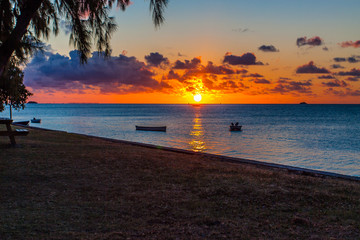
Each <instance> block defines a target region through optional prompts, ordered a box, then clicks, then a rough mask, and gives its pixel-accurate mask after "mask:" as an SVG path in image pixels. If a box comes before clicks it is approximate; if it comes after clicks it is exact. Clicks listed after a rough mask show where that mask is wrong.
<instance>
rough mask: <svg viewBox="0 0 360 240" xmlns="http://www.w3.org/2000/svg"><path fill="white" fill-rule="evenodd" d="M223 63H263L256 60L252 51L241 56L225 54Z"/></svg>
mask: <svg viewBox="0 0 360 240" xmlns="http://www.w3.org/2000/svg"><path fill="white" fill-rule="evenodd" d="M223 63H228V64H230V65H264V64H263V63H262V62H256V57H255V55H254V54H252V53H244V54H243V55H242V56H236V55H225V57H224V60H223Z"/></svg>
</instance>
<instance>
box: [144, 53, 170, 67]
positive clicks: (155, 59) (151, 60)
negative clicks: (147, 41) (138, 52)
mask: <svg viewBox="0 0 360 240" xmlns="http://www.w3.org/2000/svg"><path fill="white" fill-rule="evenodd" d="M145 60H146V62H147V64H148V65H150V66H155V67H159V66H160V65H168V64H169V59H167V58H166V57H164V56H163V55H162V54H160V53H158V52H155V53H150V54H149V55H147V56H145Z"/></svg>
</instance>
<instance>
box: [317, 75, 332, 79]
mask: <svg viewBox="0 0 360 240" xmlns="http://www.w3.org/2000/svg"><path fill="white" fill-rule="evenodd" d="M334 78H335V77H334V76H331V75H322V76H319V77H318V79H334Z"/></svg>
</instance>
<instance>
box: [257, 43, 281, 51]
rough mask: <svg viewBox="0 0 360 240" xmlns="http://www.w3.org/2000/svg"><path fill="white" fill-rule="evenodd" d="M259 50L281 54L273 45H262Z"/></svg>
mask: <svg viewBox="0 0 360 240" xmlns="http://www.w3.org/2000/svg"><path fill="white" fill-rule="evenodd" d="M259 50H260V51H263V52H279V50H278V49H276V47H274V46H273V45H268V46H267V45H262V46H260V47H259Z"/></svg>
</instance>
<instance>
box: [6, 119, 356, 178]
mask: <svg viewBox="0 0 360 240" xmlns="http://www.w3.org/2000/svg"><path fill="white" fill-rule="evenodd" d="M12 125H14V126H19V127H24V128H29V129H37V130H42V131H53V132H64V133H68V134H75V135H80V136H86V137H90V138H95V139H102V140H106V141H110V142H114V143H124V144H130V145H134V146H141V147H146V148H150V149H162V150H165V151H171V152H179V153H185V154H191V155H200V156H207V157H210V158H214V159H215V160H218V161H223V162H230V163H237V164H249V165H253V166H257V167H263V168H269V169H282V170H286V171H287V172H289V173H294V174H300V175H307V176H313V177H331V178H339V179H345V180H351V181H359V182H360V177H358V176H351V175H346V174H340V173H334V172H328V171H322V170H315V169H309V168H302V167H295V166H290V165H284V164H278V163H268V162H263V161H258V160H251V159H245V158H237V157H229V156H225V155H219V154H212V153H205V152H195V151H192V150H186V149H181V148H173V147H166V146H158V145H154V144H149V143H141V142H133V141H128V140H121V139H114V138H107V137H99V136H92V135H87V134H81V133H71V132H67V131H61V130H53V129H46V128H41V127H33V126H23V125H19V124H12Z"/></svg>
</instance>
